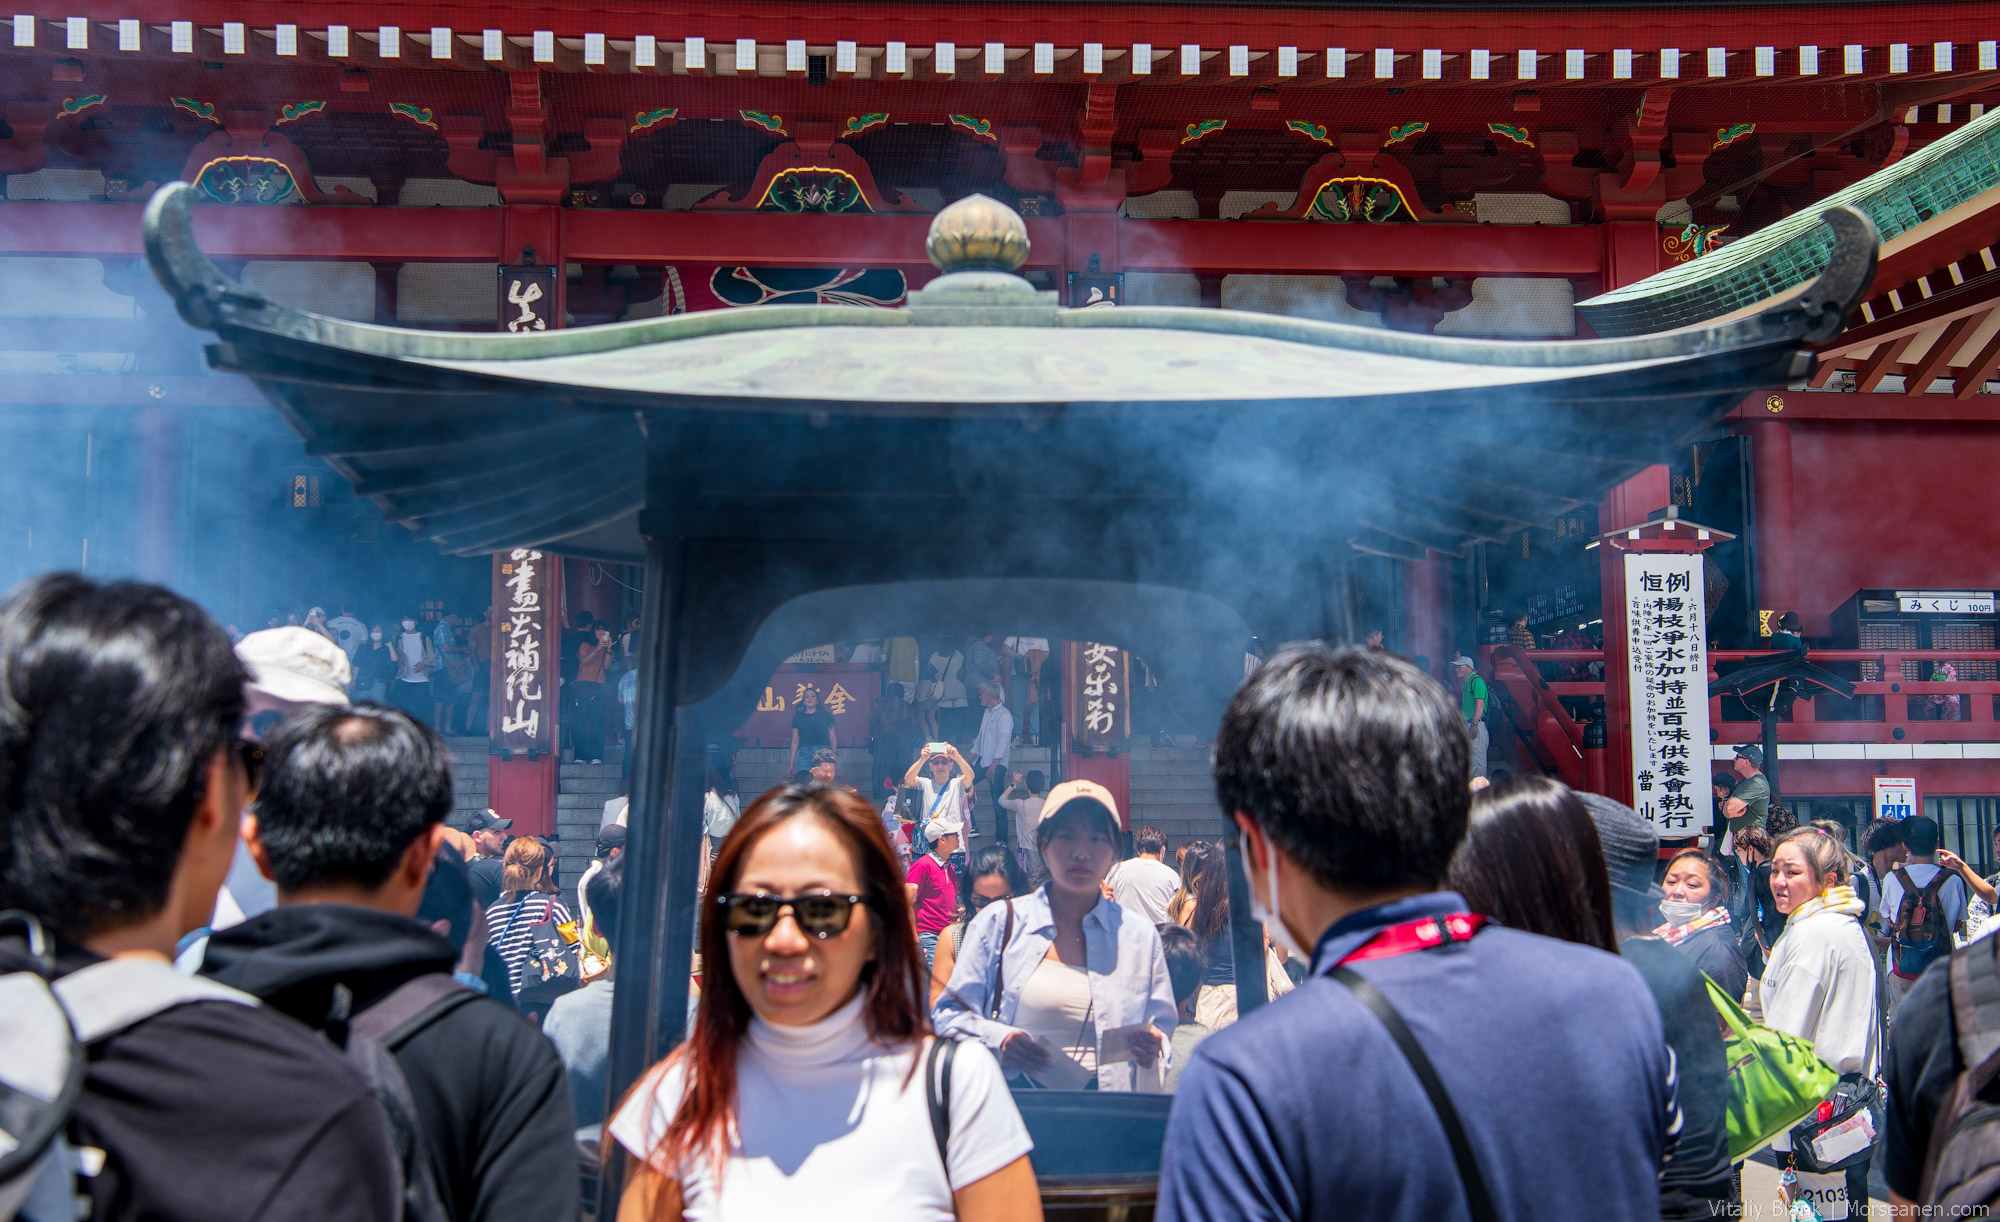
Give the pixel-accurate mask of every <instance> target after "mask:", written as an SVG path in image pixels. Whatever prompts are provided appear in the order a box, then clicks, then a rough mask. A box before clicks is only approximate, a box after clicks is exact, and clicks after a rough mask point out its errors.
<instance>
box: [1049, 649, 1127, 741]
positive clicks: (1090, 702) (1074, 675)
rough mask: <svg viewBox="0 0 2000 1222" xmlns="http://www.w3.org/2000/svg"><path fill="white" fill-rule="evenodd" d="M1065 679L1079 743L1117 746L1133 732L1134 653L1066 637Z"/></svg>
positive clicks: (1076, 737) (1073, 733) (1074, 733)
mask: <svg viewBox="0 0 2000 1222" xmlns="http://www.w3.org/2000/svg"><path fill="white" fill-rule="evenodd" d="M1063 683H1064V685H1065V686H1066V687H1068V688H1069V724H1070V731H1071V737H1072V738H1073V739H1074V740H1075V741H1076V743H1077V744H1078V745H1079V746H1085V747H1108V746H1118V745H1123V743H1124V742H1125V740H1126V739H1128V738H1130V737H1131V736H1132V702H1131V700H1130V698H1129V697H1130V694H1131V690H1132V655H1130V654H1129V653H1127V652H1126V651H1124V650H1123V649H1120V648H1118V647H1117V646H1116V645H1101V644H1096V643H1093V642H1090V641H1065V642H1064V643H1063Z"/></svg>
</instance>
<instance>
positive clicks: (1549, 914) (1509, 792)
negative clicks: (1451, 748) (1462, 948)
mask: <svg viewBox="0 0 2000 1222" xmlns="http://www.w3.org/2000/svg"><path fill="white" fill-rule="evenodd" d="M1450 877H1451V889H1452V890H1454V891H1456V892H1458V893H1459V894H1460V895H1462V896H1464V897H1465V902H1466V903H1467V904H1468V905H1469V906H1470V907H1471V908H1472V910H1473V911H1474V912H1478V913H1483V914H1484V915H1486V916H1489V917H1492V918H1493V919H1494V920H1496V921H1498V922H1500V923H1501V924H1502V925H1506V926H1509V927H1511V928H1514V929H1520V930H1525V931H1527V932H1528V933H1538V934H1541V935H1542V936H1543V937H1547V938H1560V939H1562V940H1563V941H1565V942H1579V943H1581V944H1583V945H1585V946H1595V947H1596V948H1597V949H1599V950H1608V951H1611V952H1613V953H1614V954H1615V953H1617V950H1618V937H1617V933H1616V931H1615V927H1614V926H1613V924H1612V915H1611V905H1612V898H1611V877H1610V874H1609V872H1608V871H1607V870H1606V869H1605V866H1604V847H1603V845H1602V843H1601V842H1600V841H1599V840H1598V836H1597V825H1596V824H1595V823H1593V822H1592V821H1591V818H1590V812H1589V811H1587V810H1585V809H1584V805H1583V802H1582V800H1580V799H1579V798H1578V797H1577V796H1576V793H1575V792H1574V791H1573V790H1571V789H1570V788H1569V787H1568V786H1567V785H1563V784H1561V783H1560V782H1557V781H1552V780H1550V779H1549V778H1547V777H1544V776H1540V775H1534V776H1527V775H1517V776H1511V777H1506V778H1503V779H1501V780H1499V781H1495V782H1494V783H1493V784H1492V785H1489V786H1487V787H1486V788H1485V789H1482V790H1480V791H1479V792H1478V793H1477V794H1475V795H1474V796H1473V799H1472V823H1471V827H1470V828H1469V829H1468V831H1467V832H1466V836H1465V843H1464V844H1461V845H1459V846H1458V852H1457V853H1456V854H1455V855H1454V856H1453V857H1452V859H1451V876H1450Z"/></svg>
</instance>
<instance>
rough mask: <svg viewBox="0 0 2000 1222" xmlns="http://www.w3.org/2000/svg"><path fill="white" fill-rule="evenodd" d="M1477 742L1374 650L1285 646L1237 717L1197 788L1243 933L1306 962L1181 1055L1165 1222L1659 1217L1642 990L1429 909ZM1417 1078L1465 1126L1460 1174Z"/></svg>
mask: <svg viewBox="0 0 2000 1222" xmlns="http://www.w3.org/2000/svg"><path fill="white" fill-rule="evenodd" d="M1470 747H1471V743H1470V741H1469V738H1468V735H1467V734H1466V732H1465V718H1464V717H1463V716H1462V715H1461V713H1460V710H1459V709H1458V708H1457V707H1456V705H1455V704H1454V702H1453V701H1452V699H1451V697H1450V696H1448V695H1447V694H1446V693H1445V690H1444V689H1443V688H1441V687H1440V686H1439V685H1438V684H1437V683H1435V682H1434V681H1432V680H1431V679H1430V678H1429V677H1428V676H1426V675H1424V674H1423V673H1422V672H1420V671H1419V670H1418V669H1417V668H1416V667H1414V666H1412V665H1411V664H1409V663H1407V662H1405V661H1403V660H1402V659H1400V658H1397V657H1395V656H1394V655H1392V654H1386V653H1382V652H1379V651H1373V650H1368V649H1363V648H1343V649H1332V648H1329V647H1327V646H1325V645H1321V644H1307V645H1290V646H1286V647H1285V648H1283V649H1280V650H1278V651H1277V652H1276V653H1274V654H1272V655H1271V657H1270V658H1269V659H1268V660H1267V661H1265V662H1264V664H1263V665H1262V666H1261V667H1259V668H1258V669H1257V671H1256V673H1255V674H1253V675H1251V676H1250V678H1248V679H1247V680H1245V682H1244V684H1243V686H1242V687H1241V688H1239V689H1238V690H1237V692H1236V695H1235V696H1234V697H1233V698H1232V699H1231V701H1230V703H1229V708H1228V711H1227V712H1225V713H1224V715H1223V719H1222V726H1221V730H1220V732H1219V733H1218V734H1217V736H1216V740H1215V787H1216V795H1217V797H1218V799H1219V800H1220V803H1221V806H1222V809H1223V810H1224V811H1225V812H1227V813H1228V815H1229V817H1230V818H1231V819H1232V820H1233V822H1234V824H1235V826H1236V828H1237V830H1238V831H1239V833H1240V834H1241V838H1242V860H1243V866H1244V869H1245V871H1246V873H1247V874H1248V876H1249V877H1248V882H1249V890H1250V896H1251V906H1250V907H1251V911H1250V916H1251V918H1252V919H1253V920H1255V921H1258V922H1260V923H1262V924H1263V925H1264V926H1265V928H1266V929H1268V931H1269V933H1270V936H1271V937H1272V938H1273V939H1275V940H1276V941H1278V942H1279V943H1281V944H1284V945H1285V946H1286V947H1287V948H1288V949H1290V950H1293V951H1295V952H1296V953H1297V954H1298V955H1299V956H1300V957H1301V958H1305V957H1306V953H1307V948H1311V955H1310V961H1311V964H1312V969H1311V973H1310V975H1309V976H1308V978H1307V979H1306V981H1305V983H1303V984H1301V985H1299V986H1298V988H1297V989H1295V990H1293V991H1292V993H1291V994H1290V995H1288V996H1286V997H1283V998H1280V999H1279V1000H1278V1001H1277V1002H1275V1003H1273V1004H1270V1005H1268V1006H1265V1007H1263V1008H1261V1009H1257V1010H1255V1011H1253V1012H1251V1013H1248V1014H1246V1015H1244V1017H1243V1018H1242V1019H1241V1020H1240V1021H1239V1022H1237V1023H1236V1024H1235V1025H1234V1026H1231V1027H1229V1028H1226V1029H1224V1030H1222V1031H1218V1032H1216V1033H1215V1034H1214V1035H1213V1036H1211V1037H1209V1039H1207V1040H1206V1041H1204V1042H1203V1044H1202V1045H1201V1047H1200V1048H1199V1049H1198V1050H1196V1052H1195V1055H1194V1056H1193V1058H1192V1059H1191V1061H1190V1063H1189V1065H1188V1066H1187V1068H1186V1070H1185V1071H1184V1073H1183V1076H1182V1078H1181V1081H1180V1092H1179V1095H1180V1097H1179V1099H1178V1101H1177V1102H1176V1103H1175V1105H1174V1110H1173V1115H1172V1117H1171V1118H1170V1119H1169V1121H1168V1127H1167V1139H1166V1147H1165V1149H1164V1151H1163V1152H1162V1156H1161V1161H1160V1167H1161V1176H1160V1203H1159V1217H1160V1219H1161V1222H1178V1220H1180V1219H1201V1220H1202V1222H1215V1220H1226V1219H1236V1218H1257V1219H1265V1218H1271V1219H1275V1218H1288V1219H1305V1218H1312V1219H1349V1218H1369V1219H1375V1220H1383V1219H1388V1220H1392V1222H1419V1220H1422V1222H1435V1220H1437V1219H1446V1220H1454V1222H1455V1220H1457V1219H1463V1218H1469V1217H1471V1216H1472V1209H1471V1206H1470V1201H1471V1200H1472V1199H1473V1197H1474V1195H1475V1194H1480V1193H1483V1194H1485V1196H1486V1197H1487V1198H1488V1199H1490V1200H1491V1202H1492V1204H1493V1206H1494V1207H1495V1208H1494V1213H1495V1215H1496V1216H1498V1217H1503V1218H1527V1217H1535V1218H1543V1219H1551V1218H1553V1219H1567V1218H1575V1219H1585V1218H1588V1219H1592V1220H1599V1219H1607V1218H1611V1219H1631V1220H1633V1222H1638V1220H1639V1219H1648V1220H1652V1222H1657V1219H1658V1218H1659V1216H1660V1188H1659V1176H1660V1171H1661V1167H1662V1165H1663V1163H1664V1161H1665V1159H1666V1158H1667V1157H1668V1156H1669V1155H1670V1154H1671V1152H1672V1148H1673V1143H1674V1141H1675V1139H1676V1137H1677V1134H1678V1130H1677V1128H1676V1123H1677V1117H1678V1115H1679V1108H1678V1105H1677V1103H1676V1101H1675V1094H1674V1082H1673V1077H1672V1060H1671V1057H1670V1056H1669V1054H1668V1051H1667V1047H1666V1043H1665V1040H1664V1037H1663V1033H1662V1029H1661V1023H1660V1014H1659V1010H1658V1009H1657V1008H1656V1007H1655V1006H1654V1004H1653V998H1652V995H1651V994H1650V993H1649V992H1648V991H1647V989H1646V984H1645V981H1644V980H1643V979H1641V978H1640V976H1639V973H1638V972H1637V971H1635V970H1634V969H1633V968H1632V967H1631V965H1630V964H1627V963H1625V962H1623V961H1621V960H1619V959H1617V958H1616V957H1614V956H1610V955H1606V954H1604V953H1603V952H1602V951H1598V950H1594V949H1591V948H1589V947H1584V946H1578V945H1573V944H1570V943H1566V942H1558V941H1555V940H1553V939H1549V938H1541V937H1536V936H1534V935H1532V934H1527V933H1522V932H1519V931H1516V930H1511V929H1505V928H1500V927H1496V926H1493V925H1490V924H1485V923H1484V921H1483V919H1482V918H1479V917H1477V916H1475V915H1473V914H1470V913H1468V912H1466V910H1465V909H1466V905H1465V901H1464V900H1463V899H1462V898H1461V897H1460V896H1458V895H1457V894H1455V893H1453V892H1449V891H1444V890H1441V889H1440V887H1441V882H1442V880H1443V879H1444V877H1445V874H1446V870H1447V867H1448V865H1449V863H1450V861H1451V856H1452V853H1453V850H1455V849H1456V848H1457V846H1458V842H1459V841H1460V839H1462V838H1463V836H1464V834H1465V829H1466V823H1467V818H1468V812H1469V808H1470V805H1471V796H1472V791H1471V787H1470V785H1469V783H1468V782H1469V781H1470V769H1469V759H1468V756H1469V750H1470ZM1392 1021H1393V1022H1395V1023H1398V1024H1401V1025H1404V1026H1406V1027H1407V1028H1408V1032H1409V1033H1410V1041H1409V1042H1408V1043H1402V1042H1399V1041H1398V1040H1397V1039H1396V1038H1393V1037H1392V1036H1391V1034H1390V1032H1391V1027H1390V1026H1389V1025H1387V1024H1388V1023H1390V1022H1392ZM1419 1057H1421V1058H1422V1059H1423V1062H1424V1063H1425V1064H1427V1065H1428V1066H1429V1067H1431V1069H1432V1072H1434V1074H1435V1078H1436V1081H1437V1082H1438V1084H1439V1093H1440V1094H1441V1096H1442V1098H1443V1100H1444V1101H1447V1102H1446V1106H1449V1107H1450V1108H1451V1109H1452V1110H1453V1111H1454V1112H1455V1114H1456V1116H1457V1117H1458V1119H1459V1121H1460V1122H1462V1126H1463V1130H1464V1133H1465V1136H1466V1142H1465V1154H1466V1157H1465V1159H1463V1160H1460V1159H1459V1158H1457V1157H1455V1152H1454V1149H1453V1147H1452V1145H1451V1144H1450V1143H1448V1142H1447V1140H1446V1136H1445V1129H1444V1128H1443V1127H1442V1125H1441V1122H1440V1116H1441V1115H1442V1114H1443V1110H1442V1108H1441V1107H1440V1101H1439V1098H1438V1096H1435V1095H1433V1094H1432V1093H1431V1092H1430V1091H1428V1090H1427V1089H1426V1088H1425V1087H1424V1086H1423V1085H1421V1084H1420V1078H1419V1074H1418V1072H1415V1071H1414V1066H1415V1065H1416V1064H1417V1058H1419ZM1356 1100H1366V1101H1367V1103H1366V1106H1361V1107H1357V1106H1356V1102H1355V1101H1356Z"/></svg>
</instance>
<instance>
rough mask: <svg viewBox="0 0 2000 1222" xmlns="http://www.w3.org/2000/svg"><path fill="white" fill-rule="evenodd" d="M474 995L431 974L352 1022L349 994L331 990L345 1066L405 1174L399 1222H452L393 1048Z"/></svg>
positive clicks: (330, 1016)
mask: <svg viewBox="0 0 2000 1222" xmlns="http://www.w3.org/2000/svg"><path fill="white" fill-rule="evenodd" d="M477 996H479V994H478V993H475V992H473V991H472V990H471V989H469V988H467V987H465V986H464V985H462V984H460V983H459V982H458V981H456V980H453V979H452V978H451V977H450V976H448V975H446V974H445V973H443V972H433V973H430V974H428V975H424V976H418V977H417V978H416V979H414V980H409V981H406V982H404V983H403V984H402V985H400V986H399V987H397V988H396V989H395V990H394V991H392V992H391V993H390V994H389V995H388V996H386V997H384V998H382V999H381V1000H380V1001H378V1002H376V1003H375V1004H374V1005H372V1006H369V1007H368V1008H367V1009H365V1010H363V1011H361V1012H360V1013H359V1014H356V1015H353V1016H352V1017H351V1018H350V1017H348V1014H347V1006H348V1004H349V1001H350V998H351V995H350V994H349V993H348V991H347V988H346V986H345V985H335V986H334V1007H333V1011H332V1012H331V1013H329V1014H328V1016H327V1017H328V1020H329V1022H331V1023H336V1024H337V1023H341V1022H343V1021H344V1022H345V1025H346V1028H347V1032H346V1034H347V1041H346V1052H347V1059H348V1062H349V1063H350V1064H352V1065H353V1066H354V1067H355V1069H357V1070H358V1071H360V1073H361V1076H362V1078H363V1079H364V1080H366V1081H367V1083H368V1089H369V1091H370V1092H372V1093H373V1094H374V1096H375V1101H376V1102H377V1103H378V1104H380V1105H381V1107H382V1118H383V1120H384V1121H385V1122H386V1123H387V1125H388V1127H389V1141H390V1144H391V1145H392V1146H393V1147H394V1149H395V1154H396V1165H397V1166H399V1167H401V1168H402V1170H403V1214H402V1222H451V1214H450V1212H449V1211H447V1210H446V1209H445V1205H444V1194H443V1193H442V1192H440V1191H439V1189H438V1182H437V1168H436V1165H435V1164H434V1163H433V1162H432V1161H431V1150H430V1142H429V1141H428V1140H427V1139H426V1138H425V1137H424V1129H423V1122H422V1121H421V1119H420V1118H419V1117H418V1115H417V1105H416V1100H415V1098H414V1097H413V1096H412V1095H411V1094H410V1083H409V1079H407V1078H405V1077H404V1076H403V1070H402V1067H401V1066H399V1065H397V1064H396V1050H397V1049H398V1048H400V1047H402V1046H403V1044H404V1043H405V1042H406V1041H408V1040H409V1039H410V1037H412V1036H414V1035H416V1034H417V1033H418V1032H419V1031H422V1030H423V1029H424V1028H426V1027H428V1026H430V1025H431V1024H432V1023H434V1022H436V1021H437V1020H438V1019H440V1018H443V1017H444V1016H445V1015H446V1014H449V1013H450V1012H451V1011H453V1010H455V1009H457V1008H458V1007H459V1006H462V1005H464V1004H466V1003H467V1002H469V1001H471V1000H472V999H473V998H475V997H477Z"/></svg>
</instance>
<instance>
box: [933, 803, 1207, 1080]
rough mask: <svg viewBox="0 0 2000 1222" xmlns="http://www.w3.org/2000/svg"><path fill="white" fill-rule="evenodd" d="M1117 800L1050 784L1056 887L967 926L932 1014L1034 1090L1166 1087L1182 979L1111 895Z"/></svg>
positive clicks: (1041, 836)
mask: <svg viewBox="0 0 2000 1222" xmlns="http://www.w3.org/2000/svg"><path fill="white" fill-rule="evenodd" d="M1116 812H1117V805H1116V803H1115V802H1114V800H1113V799H1112V797H1111V794H1110V792H1109V791H1107V790H1106V789H1105V788H1104V787H1103V786H1102V785H1097V784H1093V783H1092V782H1090V781H1065V782H1063V783H1062V784H1060V785H1058V786H1056V787H1055V788H1054V789H1052V790H1050V791H1049V799H1048V802H1047V803H1046V804H1045V805H1044V806H1043V807H1042V819H1041V823H1040V825H1039V826H1037V827H1036V829H1035V847H1036V848H1037V849H1038V850H1039V851H1040V852H1041V854H1042V860H1043V862H1044V863H1046V866H1047V869H1048V872H1049V881H1048V883H1047V884H1046V885H1045V886H1043V887H1042V888H1040V889H1039V890H1037V891H1033V892H1031V893H1029V894H1028V895H1026V896H1024V897H1022V898H1021V899H1018V900H1007V901H1005V902H1003V903H998V904H989V905H987V906H986V910H985V911H984V912H981V913H980V914H979V915H978V916H976V917H974V918H972V920H971V921H969V922H968V923H967V924H966V927H965V936H964V938H963V943H964V944H963V945H962V946H961V947H960V948H959V955H958V963H957V966H956V967H955V968H954V969H953V971H952V975H951V982H950V984H949V985H947V986H946V988H945V991H944V994H943V996H941V997H940V998H939V999H938V1002H937V1005H936V1006H935V1007H933V1009H932V1020H933V1021H934V1022H935V1023H936V1024H937V1028H938V1033H939V1034H940V1035H946V1036H951V1037H953V1038H956V1039H962V1040H967V1041H978V1042H980V1043H983V1044H985V1045H986V1046H987V1047H988V1048H991V1049H993V1050H994V1051H995V1052H996V1053H998V1054H999V1057H1000V1063H1001V1064H1002V1065H1003V1066H1005V1067H1006V1068H1007V1070H1008V1072H1009V1073H1010V1074H1013V1075H1016V1076H1018V1077H1019V1078H1021V1079H1023V1080H1025V1081H1026V1082H1027V1083H1028V1084H1030V1085H1035V1086H1044V1087H1055V1088H1067V1089H1073V1090H1089V1089H1093V1088H1094V1089H1098V1090H1123V1091H1152V1092H1158V1091H1161V1090H1164V1089H1165V1087H1164V1084H1163V1082H1162V1074H1163V1071H1164V1070H1165V1068H1166V1061H1167V1052H1166V1042H1167V1038H1168V1037H1169V1036H1171V1035H1172V1034H1173V1030H1174V1016H1175V1014H1176V1013H1177V1012H1178V1007H1177V1006H1175V1004H1174V986H1173V981H1172V980H1171V979H1170V978H1169V977H1168V975H1167V958H1166V953H1165V952H1164V951H1163V950H1161V948H1160V934H1159V931H1158V930H1156V929H1154V928H1153V926H1152V925H1151V924H1149V923H1148V922H1146V921H1145V920H1143V919H1141V918H1136V917H1133V916H1131V915H1130V914H1128V913H1127V912H1126V910H1125V909H1123V908H1121V907H1119V906H1118V905H1117V904H1115V903H1113V902H1112V901H1111V899H1110V897H1108V896H1107V895H1105V894H1104V890H1103V887H1104V876H1105V875H1106V874H1108V873H1110V871H1111V867H1112V865H1113V864H1115V863H1116V861H1117V860H1118V815H1117V813H1116Z"/></svg>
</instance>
